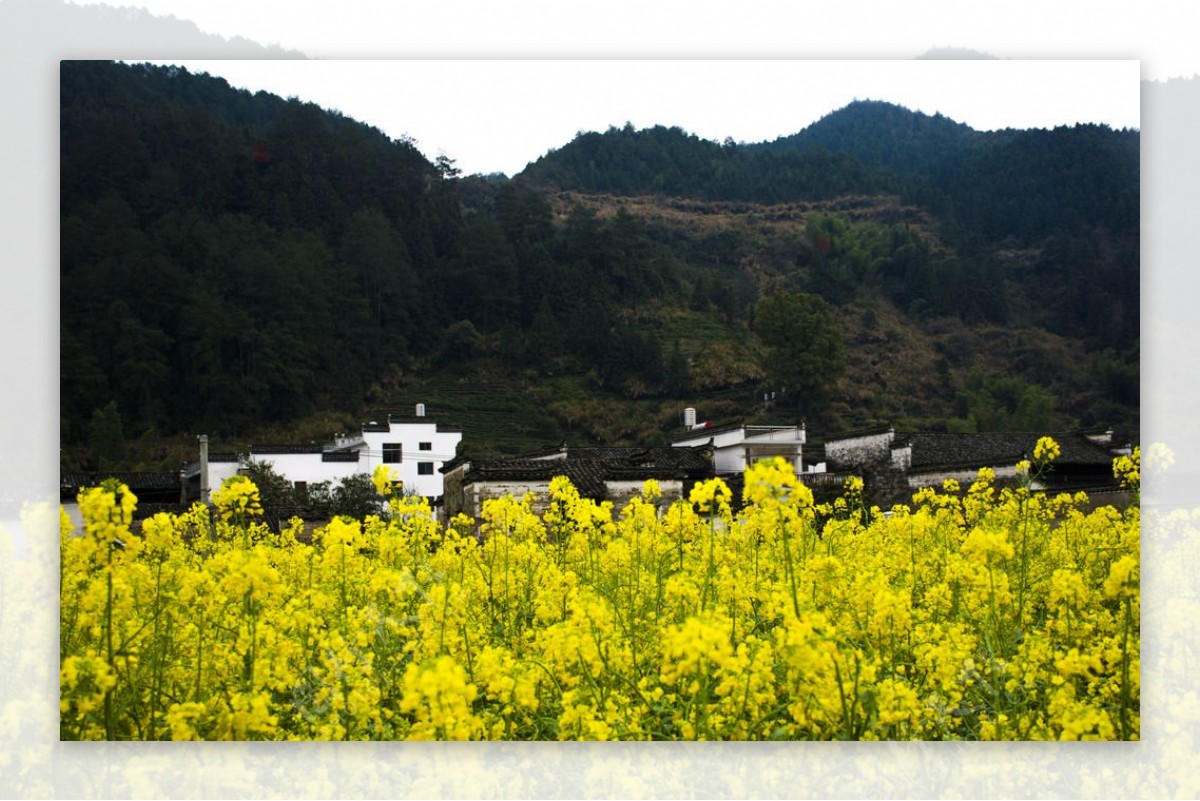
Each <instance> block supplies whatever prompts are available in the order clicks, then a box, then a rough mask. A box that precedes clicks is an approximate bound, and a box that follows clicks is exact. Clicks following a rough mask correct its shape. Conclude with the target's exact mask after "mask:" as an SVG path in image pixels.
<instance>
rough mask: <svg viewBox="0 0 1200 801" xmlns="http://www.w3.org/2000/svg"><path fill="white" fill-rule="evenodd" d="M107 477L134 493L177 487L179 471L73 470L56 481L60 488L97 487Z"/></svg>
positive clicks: (175, 488) (61, 475) (176, 488)
mask: <svg viewBox="0 0 1200 801" xmlns="http://www.w3.org/2000/svg"><path fill="white" fill-rule="evenodd" d="M107 478H115V479H117V480H118V481H120V482H121V483H122V484H124V485H125V486H127V487H129V489H130V490H132V491H133V493H134V494H135V495H136V494H137V492H138V490H139V489H141V490H160V489H174V490H178V489H179V473H178V471H175V470H126V471H116V472H110V473H105V472H84V471H79V470H73V471H68V472H65V473H62V474H60V475H59V477H58V483H59V488H60V489H64V490H65V489H70V490H78V489H79V488H80V487H97V486H99V485H100V484H101V483H102V482H103V481H104V480H105V479H107Z"/></svg>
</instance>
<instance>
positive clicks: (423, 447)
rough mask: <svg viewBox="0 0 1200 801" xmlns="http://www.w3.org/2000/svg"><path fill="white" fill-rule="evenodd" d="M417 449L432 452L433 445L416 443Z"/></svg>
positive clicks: (430, 443)
mask: <svg viewBox="0 0 1200 801" xmlns="http://www.w3.org/2000/svg"><path fill="white" fill-rule="evenodd" d="M417 448H418V449H420V450H423V451H431V450H433V443H432V442H419V443H417Z"/></svg>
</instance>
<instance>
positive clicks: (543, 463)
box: [465, 446, 713, 499]
mask: <svg viewBox="0 0 1200 801" xmlns="http://www.w3.org/2000/svg"><path fill="white" fill-rule="evenodd" d="M712 471H713V465H712V454H711V452H710V451H709V449H708V448H706V447H703V446H701V447H697V448H673V447H657V448H610V447H585V448H568V449H567V453H566V458H563V459H547V458H545V456H544V455H543V456H541V457H538V456H526V457H517V458H511V459H503V458H502V459H479V460H470V469H469V470H468V472H467V476H466V478H465V482H466V483H474V482H478V481H549V480H550V479H552V478H555V477H556V476H563V475H565V476H566V477H567V478H568V479H570V481H571V483H572V484H574V485H575V488H576V489H578V490H579V493H580V494H581V495H583V496H585V497H588V498H595V499H602V498H604V497H605V494H606V489H605V482H607V481H617V480H625V481H637V480H645V479H648V478H655V479H681V480H683V479H689V478H701V477H707V476H710V475H712Z"/></svg>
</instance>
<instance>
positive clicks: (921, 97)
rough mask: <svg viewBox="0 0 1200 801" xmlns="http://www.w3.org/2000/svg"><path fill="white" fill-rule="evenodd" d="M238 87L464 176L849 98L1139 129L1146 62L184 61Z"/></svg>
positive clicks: (748, 128) (732, 128)
mask: <svg viewBox="0 0 1200 801" xmlns="http://www.w3.org/2000/svg"><path fill="white" fill-rule="evenodd" d="M171 63H177V64H181V65H183V66H185V67H186V68H187V69H188V70H189V71H191V72H207V73H209V74H211V75H219V76H221V77H223V78H225V79H226V80H227V81H229V83H230V84H231V85H233V86H236V87H239V88H243V89H249V90H251V91H257V90H259V89H263V90H266V91H268V92H271V93H274V94H277V95H280V96H282V97H291V96H295V97H299V98H301V99H302V100H306V101H310V102H313V103H316V104H317V105H319V106H322V107H324V108H335V109H337V110H339V111H341V112H342V113H343V114H345V115H347V116H349V117H353V118H355V119H357V120H359V121H362V122H365V123H368V124H370V125H374V126H376V127H377V128H379V129H380V130H382V131H383V132H384V133H386V134H387V135H389V136H391V137H393V138H398V137H400V136H402V135H407V136H410V137H412V138H413V139H415V140H416V141H417V145H418V147H420V148H421V150H422V152H423V153H425V155H426V156H427V157H428V158H430V159H432V158H434V157H435V156H437V155H438V154H440V153H444V154H446V155H447V156H449V157H450V158H453V159H456V161H457V166H458V167H459V168H460V169H462V170H463V172H464V173H465V174H472V173H489V172H503V173H505V174H507V175H513V174H515V173H517V172H520V171H521V170H522V169H523V168H524V167H525V165H526V164H528V163H529V162H531V161H533V160H535V159H537V158H538V157H539V156H541V155H543V154H544V153H546V152H547V151H548V150H550V149H552V148H558V147H562V146H563V145H565V144H567V143H568V142H569V141H570V140H571V139H572V138H574V136H575V134H576V133H577V132H579V131H592V130H599V131H603V130H605V129H606V128H608V127H609V126H610V125H618V126H619V125H624V124H625V123H626V122H632V123H633V124H634V126H636V127H638V128H643V127H647V126H650V125H655V124H662V125H678V126H680V127H681V128H683V129H685V130H687V131H688V132H690V133H694V134H696V135H697V136H701V137H703V138H705V139H711V140H715V141H721V140H723V139H725V137H727V136H729V137H733V139H735V140H737V141H739V142H758V141H763V140H770V139H775V138H776V137H779V136H786V135H788V134H792V133H796V132H797V131H799V130H801V129H803V128H804V127H805V126H807V125H809V124H810V123H812V122H814V121H816V120H817V119H819V118H821V117H822V116H824V115H825V114H828V113H829V112H831V111H834V110H836V109H838V108H841V107H842V106H845V105H846V104H847V103H849V102H851V101H852V100H854V99H856V98H858V99H871V100H887V101H890V102H893V103H898V104H900V105H903V106H906V107H908V108H911V109H914V110H917V111H923V112H925V113H928V114H933V113H935V112H941V113H942V114H944V115H945V116H947V117H950V118H951V119H954V120H956V121H959V122H964V123H966V124H968V125H970V126H971V127H973V128H976V129H979V130H991V129H995V128H1005V127H1013V128H1034V127H1053V126H1055V125H1062V124H1072V123H1075V122H1102V123H1107V124H1109V125H1111V126H1113V127H1114V128H1125V127H1130V128H1136V127H1139V116H1138V115H1139V81H1140V68H1139V67H1140V65H1139V63H1138V62H1137V61H1136V60H1119V61H1099V60H1096V61H1061V60H1052V61H1018V60H997V59H988V60H978V61H945V60H912V59H905V60H890V61H883V60H863V61H842V60H795V59H790V60H771V61H768V60H732V59H726V60H714V59H706V60H666V59H657V60H628V59H604V60H559V59H541V60H512V59H506V60H480V59H471V60H448V59H439V60H337V61H332V60H308V61H305V60H279V61H266V60H260V61H179V62H171Z"/></svg>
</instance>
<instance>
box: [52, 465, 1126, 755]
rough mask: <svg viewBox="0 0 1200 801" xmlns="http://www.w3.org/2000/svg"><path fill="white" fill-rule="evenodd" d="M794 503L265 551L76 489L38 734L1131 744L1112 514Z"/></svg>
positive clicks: (108, 492) (1060, 500)
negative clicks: (47, 714) (54, 672)
mask: <svg viewBox="0 0 1200 801" xmlns="http://www.w3.org/2000/svg"><path fill="white" fill-rule="evenodd" d="M1055 450H1056V449H1055V446H1054V445H1053V444H1052V443H1050V442H1043V443H1040V447H1039V448H1038V449H1037V453H1036V454H1035V459H1036V461H1035V462H1033V463H1031V464H1030V466H1029V467H1028V468H1027V470H1028V471H1030V472H1031V473H1033V472H1036V471H1037V470H1038V469H1040V467H1042V466H1043V465H1044V464H1045V463H1046V462H1048V461H1049V460H1051V459H1053V458H1055V457H1056V456H1057V454H1056V453H1055ZM1138 460H1139V457H1138V455H1137V454H1136V453H1135V454H1134V455H1132V456H1131V457H1129V458H1128V460H1127V461H1125V462H1122V461H1120V460H1118V462H1117V465H1118V466H1117V475H1118V476H1124V477H1126V478H1127V479H1128V478H1132V479H1133V480H1134V481H1135V482H1136V480H1137V478H1138V471H1139V467H1138V465H1137V462H1138ZM801 478H802V477H798V476H796V475H795V473H794V471H793V470H792V468H791V465H790V464H789V463H787V462H786V461H785V460H781V459H773V460H765V461H763V462H759V463H758V464H756V465H753V466H752V467H751V468H749V469H748V470H747V471H746V475H745V479H746V483H745V486H746V491H745V494H744V495H743V500H744V501H745V504H744V506H743V507H742V508H741V509H740V510H739V512H738V513H737V514H736V515H734V514H732V512H731V511H730V509H729V505H730V502H731V501H732V498H731V496H730V492H729V489H728V484H726V483H725V482H724V481H723V480H720V479H711V480H708V481H702V482H700V483H698V484H697V485H696V487H695V488H694V489H693V491H692V492H691V494H690V496H689V498H687V499H683V500H677V501H675V502H674V503H671V504H670V505H666V504H664V503H663V498H662V489H663V488H662V487H661V486H659V485H657V484H656V483H654V482H647V483H646V484H645V485H644V486H643V488H642V492H641V493H640V494H639V495H637V496H635V497H633V498H632V499H631V500H630V501H629V502H628V503H627V504H626V505H625V506H624V508H621V509H616V508H614V506H613V504H612V503H611V502H604V503H597V502H596V501H594V500H590V499H586V498H582V497H581V496H580V495H579V492H578V491H577V490H576V488H575V487H573V486H572V485H571V483H570V482H569V481H568V480H567V479H566V478H563V477H560V478H556V479H555V480H554V481H553V482H551V486H550V492H549V496H548V497H546V498H535V497H534V496H533V495H532V494H529V495H526V496H524V497H520V498H516V497H507V498H500V499H496V500H495V501H489V502H488V504H487V505H485V508H484V510H483V513H482V515H481V518H480V520H479V521H474V520H471V519H469V518H459V519H456V520H452V521H450V523H449V524H448V525H447V524H444V523H441V522H439V520H438V519H437V517H436V515H435V513H434V511H433V510H432V509H431V508H430V506H429V504H428V502H427V501H425V500H424V499H422V498H418V497H403V498H393V499H392V500H391V502H390V505H389V508H390V510H391V514H389V515H386V516H385V515H370V516H368V517H366V518H365V519H363V520H353V519H350V518H337V519H334V520H331V521H329V522H328V523H326V524H325V525H323V526H318V527H315V529H314V527H313V526H312V525H310V524H305V523H304V521H301V520H299V519H293V520H292V521H289V523H288V524H287V525H286V527H285V528H284V530H283V531H281V532H278V533H272V532H270V531H268V529H267V527H266V526H265V525H264V524H262V523H261V522H257V520H256V519H257V518H258V516H259V515H258V514H257V513H256V504H258V501H257V495H256V491H255V490H253V488H252V487H253V485H252V484H250V483H249V482H248V481H242V480H235V481H232V482H229V483H228V484H227V485H226V486H224V487H222V490H220V491H218V493H216V495H215V498H214V501H215V502H216V506H217V512H218V516H219V520H218V522H215V523H214V522H213V515H212V513H211V511H210V509H209V508H208V507H206V506H204V505H202V504H196V505H194V506H193V507H192V508H191V509H189V510H187V511H186V512H184V513H182V514H174V515H173V514H158V515H154V516H152V517H149V518H147V519H145V520H143V521H141V525H140V531H139V529H138V527H137V526H136V525H135V524H133V519H134V512H135V511H136V498H134V497H133V496H132V494H131V493H128V492H127V491H126V490H125V489H124V488H122V487H121V486H120V485H118V484H116V483H115V482H109V483H107V484H106V485H105V486H103V487H100V488H90V489H85V490H83V491H82V492H81V493H80V500H81V510H82V511H83V513H84V521H85V522H84V530H83V532H82V535H80V534H78V533H74V532H72V531H71V527H70V525H69V521H66V522H64V521H63V520H62V515H61V513H60V523H59V528H60V542H59V547H60V564H61V570H62V581H61V583H60V603H59V608H60V630H59V645H60V710H61V712H60V731H61V736H62V737H63V739H101V738H112V739H127V738H138V737H142V738H147V739H163V738H172V739H279V740H283V739H291V740H342V739H406V738H407V739H483V738H490V739H534V740H558V739H592V740H611V739H623V740H632V739H768V738H776V739H778V738H796V739H841V738H852V739H865V740H874V739H944V740H956V739H958V740H981V739H1060V738H1061V739H1137V738H1138V737H1139V736H1140V708H1139V707H1140V675H1139V671H1140V605H1139V589H1140V513H1139V510H1138V509H1137V507H1136V505H1131V506H1129V507H1127V508H1124V509H1115V508H1113V507H1110V506H1098V507H1096V508H1094V509H1093V508H1091V505H1090V504H1088V503H1087V497H1086V496H1085V495H1082V494H1080V493H1075V494H1067V493H1061V494H1058V495H1056V496H1053V497H1050V496H1046V495H1042V494H1041V493H1039V492H1036V491H1033V490H1032V489H1031V486H1030V482H1028V481H1025V482H1019V486H1018V487H1017V488H1016V489H1010V488H1007V487H1001V486H997V485H996V482H995V472H994V471H993V470H991V469H984V470H981V471H980V472H979V474H978V477H977V478H976V480H975V481H974V482H973V483H972V484H971V486H970V488H969V489H968V491H967V492H966V493H965V494H964V493H962V492H961V491H960V488H959V486H958V485H957V483H956V482H953V481H947V482H945V483H944V484H943V485H942V486H941V487H940V488H938V487H927V488H923V489H921V490H918V491H916V492H915V493H914V496H913V504H912V505H906V504H898V505H896V506H895V507H893V509H892V510H891V513H890V514H889V515H882V514H878V513H877V511H878V510H872V509H868V508H867V505H866V499H865V498H864V497H863V491H864V489H865V488H864V487H863V486H862V484H861V479H854V480H851V481H848V482H846V484H845V485H844V486H843V487H842V494H841V496H840V497H838V498H836V499H834V500H832V501H830V502H829V503H826V504H822V506H821V507H820V508H818V507H816V506H815V505H814V504H813V501H812V495H811V492H810V491H809V489H808V488H807V487H805V486H804V484H803V481H802V480H801ZM1126 483H1127V485H1129V484H1130V482H1129V481H1126ZM388 486H389V487H390V486H391V485H390V482H389V483H388ZM1133 486H1134V487H1135V488H1136V485H1135V484H1133ZM542 508H544V509H545V511H544V512H540V513H539V512H538V511H536V510H539V509H542ZM310 535H311V539H310Z"/></svg>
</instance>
